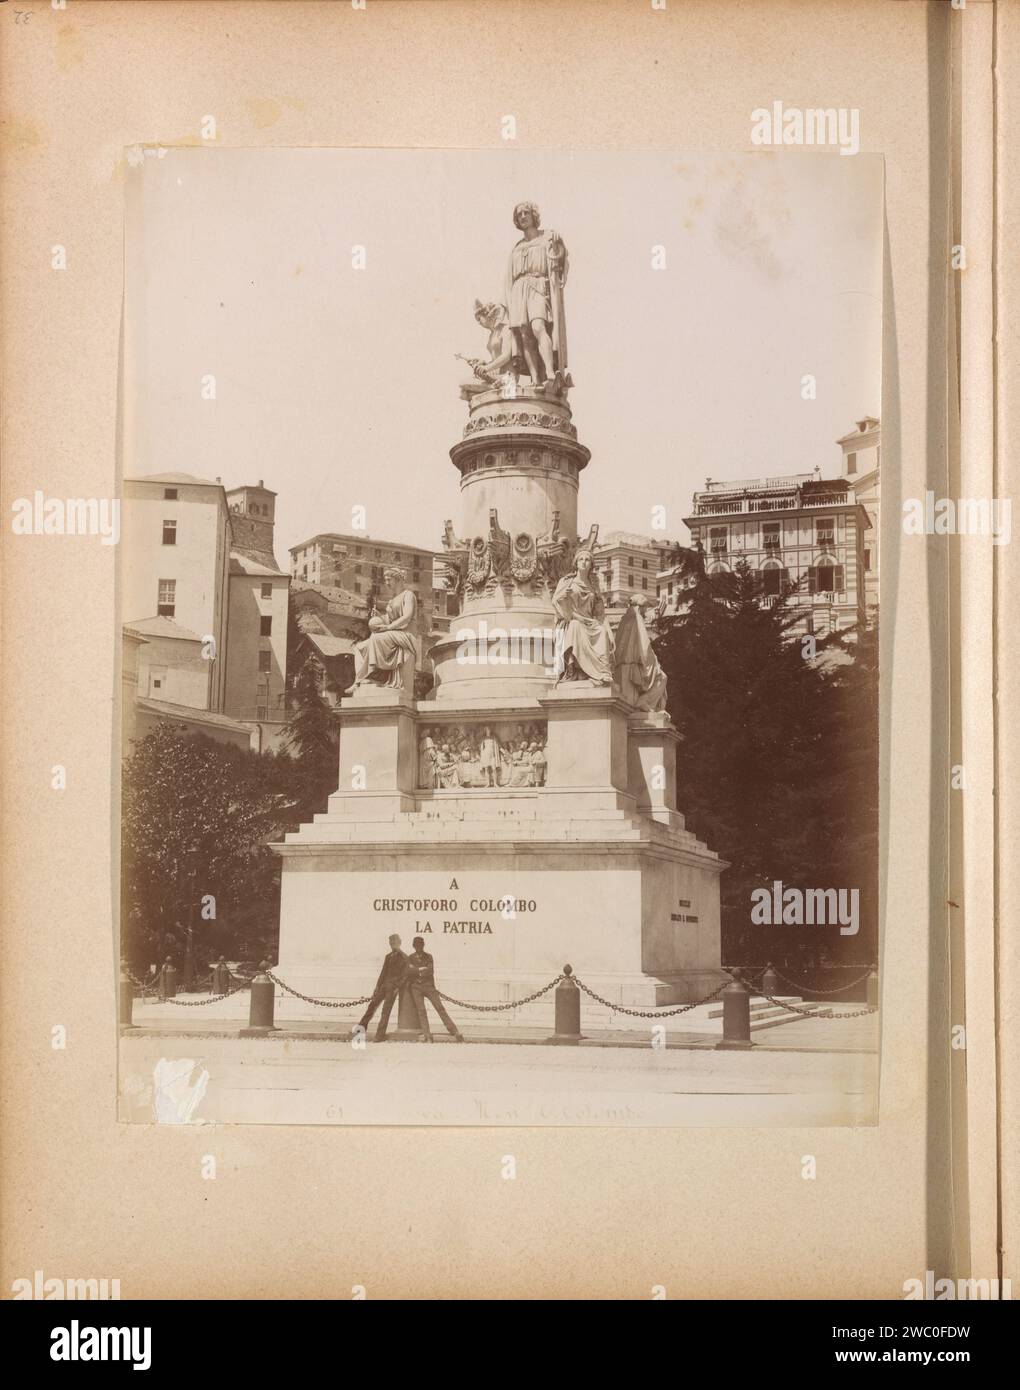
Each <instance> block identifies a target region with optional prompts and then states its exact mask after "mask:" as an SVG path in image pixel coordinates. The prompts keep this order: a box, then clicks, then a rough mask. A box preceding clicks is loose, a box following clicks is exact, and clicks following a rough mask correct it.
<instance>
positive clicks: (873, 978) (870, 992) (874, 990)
mask: <svg viewBox="0 0 1020 1390" xmlns="http://www.w3.org/2000/svg"><path fill="white" fill-rule="evenodd" d="M865 988H866V990H867V993H866V995H865V1003H866V1004H867V1006H868V1008H869V1009H877V1008H878V971H877V970H875V969H874V967H872V971H871V974H870V975H869V976H868V978H867V980H866V981H865Z"/></svg>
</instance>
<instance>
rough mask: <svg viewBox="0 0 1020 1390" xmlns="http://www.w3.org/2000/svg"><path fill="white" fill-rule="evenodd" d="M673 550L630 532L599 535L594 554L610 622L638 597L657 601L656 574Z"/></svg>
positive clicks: (667, 545)
mask: <svg viewBox="0 0 1020 1390" xmlns="http://www.w3.org/2000/svg"><path fill="white" fill-rule="evenodd" d="M673 549H674V547H673V546H672V545H671V544H670V542H668V541H665V540H662V541H656V540H652V539H651V538H650V537H649V536H639V535H634V534H633V533H631V532H629V531H609V532H607V534H606V535H605V536H600V537H599V541H598V546H597V548H596V551H595V574H596V576H597V578H598V582H599V586H600V588H601V591H602V596H603V599H604V601H605V605H606V610H607V613H608V616H609V618H610V621H615V620H617V619H618V618H619V617H620V615H621V614H622V612H623V610H624V609H625V608H626V607H627V605H628V604H629V603H630V600H631V598H632V597H633V596H634V595H635V594H646V595H647V596H648V599H649V601H651V602H654V601H655V599H656V596H657V588H656V575H657V574H658V573H659V571H660V570H661V569H663V567H664V566H665V565H666V564H667V562H668V560H669V557H670V555H671V553H672V551H673Z"/></svg>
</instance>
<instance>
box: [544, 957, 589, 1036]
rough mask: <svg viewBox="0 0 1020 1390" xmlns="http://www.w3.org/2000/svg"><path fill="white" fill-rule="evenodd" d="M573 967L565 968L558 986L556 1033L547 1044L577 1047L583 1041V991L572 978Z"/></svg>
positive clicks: (566, 966) (567, 966)
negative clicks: (563, 1044) (564, 1044)
mask: <svg viewBox="0 0 1020 1390" xmlns="http://www.w3.org/2000/svg"><path fill="white" fill-rule="evenodd" d="M573 973H574V967H573V966H572V965H565V966H564V967H563V974H564V977H565V978H564V979H562V980H561V981H560V982H559V984H558V985H557V986H556V1031H555V1032H554V1033H553V1035H552V1037H551V1038H546V1042H547V1043H566V1044H574V1045H576V1044H577V1043H579V1042H580V1041H581V1038H582V1036H583V1034H582V1033H581V991H580V990H579V989H578V987H577V985H576V984H575V983H574V981H573V979H572V978H571V977H572V976H573Z"/></svg>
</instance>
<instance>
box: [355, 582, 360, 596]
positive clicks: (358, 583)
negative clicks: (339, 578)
mask: <svg viewBox="0 0 1020 1390" xmlns="http://www.w3.org/2000/svg"><path fill="white" fill-rule="evenodd" d="M354 592H355V593H356V594H360V593H361V580H360V579H356V580H355V581H354Z"/></svg>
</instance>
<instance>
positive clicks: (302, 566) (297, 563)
mask: <svg viewBox="0 0 1020 1390" xmlns="http://www.w3.org/2000/svg"><path fill="white" fill-rule="evenodd" d="M445 558H446V557H445V555H442V554H440V553H439V552H437V551H433V550H425V549H423V548H422V547H421V546H414V545H408V544H406V542H402V541H384V540H376V539H374V538H373V537H371V536H366V535H365V534H364V533H362V534H360V535H344V534H342V533H340V532H337V531H328V532H324V533H323V534H321V535H318V536H312V537H311V539H310V540H307V541H302V542H301V544H300V545H295V546H292V547H291V549H290V574H291V578H292V579H293V580H296V581H298V582H300V583H302V584H314V585H316V586H318V587H320V588H325V589H327V590H343V591H346V592H347V593H349V594H352V595H353V596H354V600H355V603H356V604H357V605H359V607H360V606H361V605H364V609H363V611H364V613H365V615H366V617H367V615H368V613H369V605H370V604H372V605H374V606H375V607H377V608H380V609H382V608H385V606H386V603H387V601H388V600H389V599H391V598H392V597H393V596H394V594H395V593H396V587H395V586H394V585H393V584H391V583H389V582H388V581H387V579H386V570H387V569H389V568H391V567H395V568H398V569H400V570H402V571H403V573H404V577H405V584H406V587H408V588H410V589H413V591H414V594H415V597H416V598H417V600H418V630H417V632H416V634H415V635H416V636H417V637H418V638H419V639H425V638H427V637H428V636H429V634H430V633H432V632H434V631H446V630H448V629H449V619H450V617H451V616H452V614H451V612H450V609H451V608H453V609H456V607H457V605H456V602H455V600H453V596H452V595H450V594H448V592H447V591H446V589H445V588H444V587H442V585H441V584H440V582H439V579H438V577H437V574H438V571H437V565H436V562H437V561H444V560H445ZM419 646H420V650H419V664H420V663H421V661H422V659H423V656H424V654H425V650H426V649H427V646H428V643H427V642H422V641H420V643H419Z"/></svg>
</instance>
